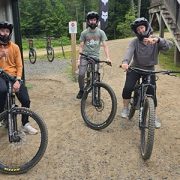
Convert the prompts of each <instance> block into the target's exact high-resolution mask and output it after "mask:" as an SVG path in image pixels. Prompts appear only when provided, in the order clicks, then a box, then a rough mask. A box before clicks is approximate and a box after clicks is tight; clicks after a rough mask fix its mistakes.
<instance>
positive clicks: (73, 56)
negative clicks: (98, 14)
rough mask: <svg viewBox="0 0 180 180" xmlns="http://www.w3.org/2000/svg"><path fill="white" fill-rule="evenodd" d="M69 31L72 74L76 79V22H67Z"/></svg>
mask: <svg viewBox="0 0 180 180" xmlns="http://www.w3.org/2000/svg"><path fill="white" fill-rule="evenodd" d="M69 33H70V34H71V62H72V76H73V78H74V79H75V80H76V33H77V22H76V21H70V22H69Z"/></svg>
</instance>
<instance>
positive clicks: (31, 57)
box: [28, 38, 37, 64]
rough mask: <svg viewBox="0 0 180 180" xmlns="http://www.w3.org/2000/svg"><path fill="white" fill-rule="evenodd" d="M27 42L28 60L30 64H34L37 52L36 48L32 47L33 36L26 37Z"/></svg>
mask: <svg viewBox="0 0 180 180" xmlns="http://www.w3.org/2000/svg"><path fill="white" fill-rule="evenodd" d="M28 44H29V61H30V63H31V64H34V63H35V62H36V59H37V53H36V50H35V49H34V44H33V38H29V39H28Z"/></svg>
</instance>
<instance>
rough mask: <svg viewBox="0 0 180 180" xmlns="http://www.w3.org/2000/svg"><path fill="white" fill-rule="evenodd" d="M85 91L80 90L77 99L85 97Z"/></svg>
mask: <svg viewBox="0 0 180 180" xmlns="http://www.w3.org/2000/svg"><path fill="white" fill-rule="evenodd" d="M83 94H84V91H82V90H80V91H79V92H78V94H77V96H76V98H77V99H81V98H82V97H83Z"/></svg>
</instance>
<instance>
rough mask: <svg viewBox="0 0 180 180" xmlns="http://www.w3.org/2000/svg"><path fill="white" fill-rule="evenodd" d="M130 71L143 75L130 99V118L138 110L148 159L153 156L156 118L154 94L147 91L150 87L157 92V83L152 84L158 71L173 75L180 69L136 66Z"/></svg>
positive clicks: (144, 150)
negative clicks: (153, 68) (151, 68)
mask: <svg viewBox="0 0 180 180" xmlns="http://www.w3.org/2000/svg"><path fill="white" fill-rule="evenodd" d="M128 71H135V72H136V73H138V74H140V75H141V78H140V80H139V81H137V83H136V85H135V88H134V91H133V93H132V98H131V100H130V104H129V106H130V112H129V120H131V119H132V118H133V116H134V114H135V111H136V110H138V111H139V129H140V131H141V145H140V149H141V155H142V158H143V159H144V160H147V159H149V158H150V157H151V154H152V150H153V144H154V133H155V118H156V114H155V105H154V96H153V95H150V94H148V93H147V89H148V88H153V90H154V94H155V85H152V84H151V77H152V76H154V75H156V74H157V73H161V74H167V75H171V74H172V73H180V71H166V70H161V71H152V70H144V69H140V68H136V67H129V69H128Z"/></svg>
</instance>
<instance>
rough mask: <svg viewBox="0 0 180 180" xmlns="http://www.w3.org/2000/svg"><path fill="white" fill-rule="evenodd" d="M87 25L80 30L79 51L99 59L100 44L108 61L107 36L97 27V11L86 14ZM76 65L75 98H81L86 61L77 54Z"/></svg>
mask: <svg viewBox="0 0 180 180" xmlns="http://www.w3.org/2000/svg"><path fill="white" fill-rule="evenodd" d="M86 19H87V25H88V28H87V29H85V30H84V31H82V32H81V36H80V46H79V53H83V54H86V55H89V56H91V57H94V58H97V59H99V51H100V47H101V44H102V46H103V48H104V52H105V55H106V58H107V61H110V62H111V60H110V58H109V50H108V46H107V43H106V40H107V37H106V34H105V32H104V31H103V30H101V29H99V28H98V27H97V26H98V22H99V15H98V13H97V12H94V11H91V12H89V13H88V14H87V17H86ZM77 65H78V67H79V77H78V83H79V89H80V90H79V92H78V94H77V96H76V98H77V99H81V98H82V96H83V93H84V77H85V73H86V69H87V61H86V60H85V59H84V57H82V56H81V55H79V58H78V62H77Z"/></svg>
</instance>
